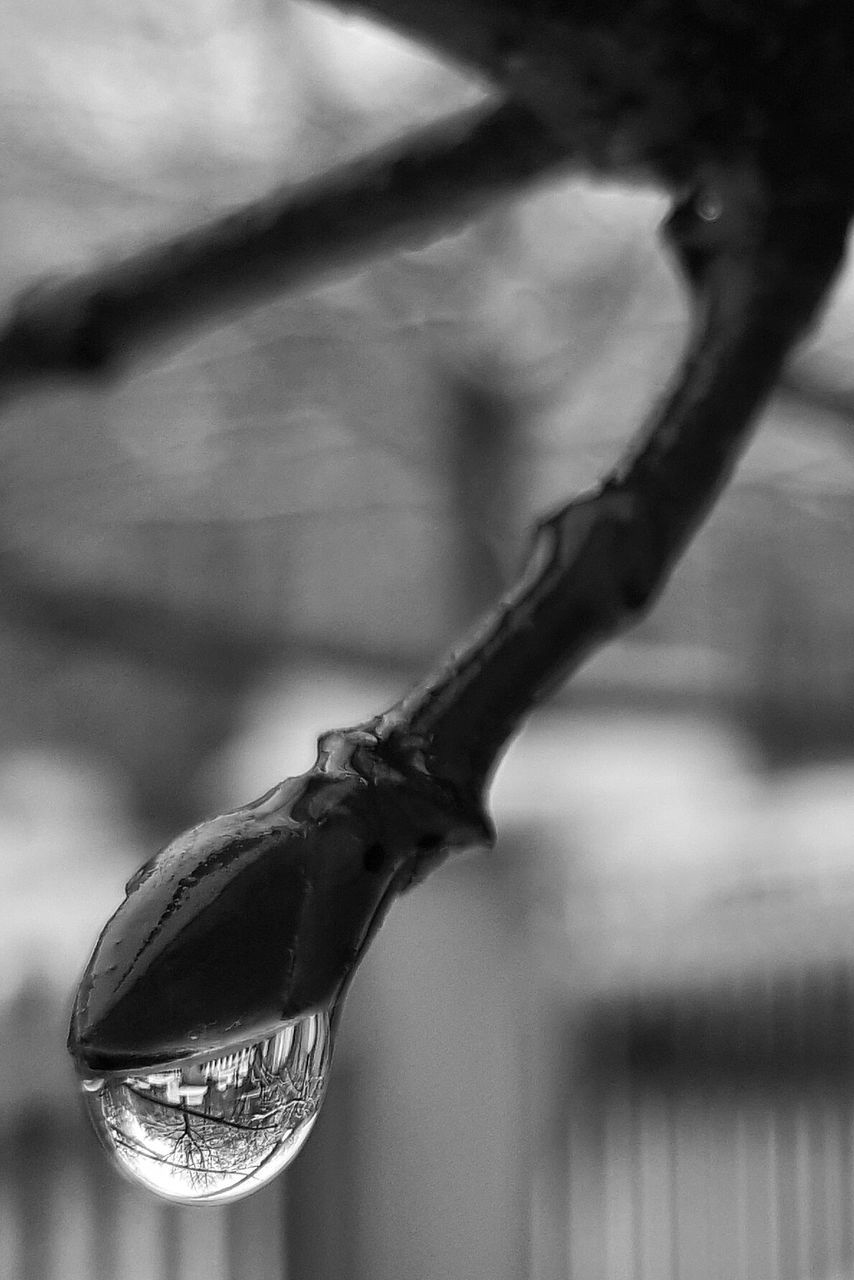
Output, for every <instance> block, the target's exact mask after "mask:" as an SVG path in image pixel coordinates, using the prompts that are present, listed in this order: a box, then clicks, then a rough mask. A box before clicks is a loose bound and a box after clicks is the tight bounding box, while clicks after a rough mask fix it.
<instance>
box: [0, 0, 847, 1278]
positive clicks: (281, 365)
mask: <svg viewBox="0 0 854 1280" xmlns="http://www.w3.org/2000/svg"><path fill="white" fill-rule="evenodd" d="M0 25H2V30H3V33H4V34H3V38H2V41H0V69H2V74H1V75H0V143H2V145H0V173H1V174H2V191H3V198H2V201H0V225H2V229H3V234H2V236H0V296H4V297H7V298H11V297H12V296H13V295H14V293H15V291H16V290H17V289H19V288H20V287H21V286H22V285H24V284H25V283H27V282H28V281H30V280H32V279H33V278H34V277H36V276H39V275H41V274H43V273H44V272H46V271H51V270H57V269H60V270H66V269H69V268H71V269H74V268H81V267H84V266H86V265H87V264H91V263H93V262H95V261H97V260H98V259H99V257H101V256H104V255H107V254H109V253H110V252H114V251H116V250H121V249H124V248H129V247H132V246H135V245H141V244H145V243H148V242H150V241H152V240H154V239H156V238H157V237H158V236H159V235H163V234H165V233H167V232H169V231H175V230H178V229H181V228H186V227H190V226H192V225H193V224H194V223H196V222H197V221H198V220H200V219H202V218H204V217H206V216H209V215H211V214H213V213H215V212H217V211H220V210H223V209H226V208H229V207H233V206H234V205H235V204H237V203H239V202H240V201H242V200H244V199H246V198H249V197H251V196H253V195H257V194H260V193H261V192H263V191H264V190H265V188H266V187H267V186H269V185H270V184H272V183H273V182H278V181H281V180H283V179H286V180H292V181H293V182H294V183H298V182H299V181H301V180H303V179H304V178H306V177H308V176H310V175H311V174H313V173H316V172H319V171H321V170H323V169H324V168H326V167H327V166H329V165H330V164H332V163H334V162H336V161H338V160H341V159H343V158H346V157H349V156H351V155H355V154H357V153H358V152H359V151H360V150H362V149H364V148H365V147H367V146H369V145H374V144H376V143H378V142H381V141H383V140H385V139H388V138H390V137H393V136H396V135H397V134H399V133H400V132H402V131H404V130H405V129H406V128H407V127H408V126H409V125H411V124H414V123H417V122H421V121H423V120H426V119H429V118H432V117H434V116H436V115H438V114H440V113H442V112H445V111H448V110H451V109H453V108H455V107H457V106H463V105H466V104H469V103H471V102H473V101H475V100H476V99H477V97H478V96H479V95H480V94H481V93H482V91H483V88H482V86H479V85H477V84H475V83H473V82H472V81H470V80H467V79H466V78H464V77H462V76H461V75H459V74H458V73H457V72H456V71H454V70H453V69H452V68H449V67H446V66H443V65H441V64H439V63H437V62H436V61H435V60H434V59H432V58H431V57H430V56H429V55H428V54H427V53H425V52H424V51H422V50H418V49H415V48H413V47H412V46H410V45H408V44H406V43H404V42H403V41H401V40H400V39H398V38H396V37H393V36H391V35H390V34H389V33H387V32H384V31H381V30H379V29H377V28H374V27H371V26H369V25H368V24H366V23H364V22H362V21H361V20H357V19H355V18H348V17H346V16H342V15H341V13H340V12H338V11H333V10H332V9H325V8H321V7H317V8H315V7H313V6H309V5H307V4H296V3H288V0H240V2H239V3H237V2H235V0H181V3H180V4H177V5H176V4H174V3H169V4H167V3H165V0H125V3H123V4H122V5H113V4H111V3H106V2H105V0H62V3H59V2H58V0H0ZM664 211H665V205H664V202H663V201H662V199H661V197H659V196H657V195H656V194H654V193H651V192H649V191H644V190H634V191H632V190H628V189H623V188H618V187H610V186H607V185H601V184H600V185H594V184H592V183H590V182H589V181H587V180H586V179H584V178H580V177H573V176H571V175H570V176H567V177H566V178H564V179H562V180H561V181H559V182H554V183H551V184H545V185H543V184H541V185H540V186H539V187H537V188H536V189H535V190H532V191H531V192H530V193H527V194H525V195H523V196H521V197H520V198H519V199H518V200H517V201H515V202H513V203H510V204H507V205H505V206H503V207H500V208H496V209H495V211H494V212H493V213H492V214H490V215H489V216H488V217H485V218H484V219H482V220H481V221H479V222H478V223H477V224H475V225H473V226H472V227H470V228H469V229H468V230H466V231H465V232H464V233H461V234H455V235H453V236H450V237H448V238H446V239H444V240H442V241H440V242H439V243H437V244H435V245H433V246H431V247H429V248H423V249H421V250H419V251H417V252H411V253H396V254H394V255H389V256H387V257H384V258H382V259H381V260H379V261H377V262H376V263H375V264H373V265H372V266H370V267H369V268H366V269H364V270H362V271H361V272H359V273H357V274H351V275H348V276H347V277H346V278H341V279H339V280H336V281H335V282H333V283H331V284H327V285H325V286H324V287H323V288H318V289H316V290H313V291H309V290H307V291H305V292H303V293H302V294H300V295H299V296H294V297H289V298H287V299H284V300H282V301H278V302H276V303H274V304H272V305H266V306H264V307H259V308H257V309H255V310H253V311H251V312H247V314H246V315H245V316H243V317H242V318H241V319H240V320H238V321H236V322H234V323H230V324H228V325H227V326H223V327H219V328H214V329H211V330H210V331H208V332H205V333H204V334H196V335H191V336H188V339H187V341H186V342H185V343H183V344H176V346H175V348H174V350H170V351H168V352H166V353H164V354H162V355H161V356H160V357H158V358H157V359H156V360H155V359H150V360H149V361H148V362H147V363H146V364H145V365H143V366H139V367H136V368H134V369H133V370H132V371H130V372H128V373H127V374H125V375H123V376H122V377H121V378H119V379H117V380H115V381H114V382H112V383H111V384H110V385H108V386H106V387H103V388H100V389H98V390H92V389H79V388H73V389H69V388H62V389H56V388H51V387H45V388H40V389H38V390H37V391H34V392H33V393H32V394H29V395H27V396H26V398H24V399H22V400H20V401H18V402H17V403H13V404H7V405H5V406H4V407H3V413H2V417H0V491H2V505H1V506H0V535H1V536H0V587H2V589H0V845H2V849H0V911H2V918H0V1021H2V1033H0V1276H2V1277H3V1280H82V1278H84V1277H85V1278H86V1280H114V1278H116V1277H121V1280H283V1278H284V1277H287V1278H288V1280H308V1278H311V1280H333V1278H335V1277H351V1278H353V1280H398V1278H399V1277H401V1276H406V1277H409V1278H411V1280H445V1278H446V1277H466V1278H467V1280H478V1278H480V1277H483V1280H487V1278H488V1280H520V1278H521V1280H527V1278H529V1277H530V1278H531V1280H560V1278H561V1277H567V1278H571V1280H582V1278H583V1280H653V1278H654V1280H713V1278H714V1280H721V1278H722V1277H727V1278H729V1277H734V1278H735V1280H777V1278H778V1277H779V1278H783V1280H843V1277H851V1276H852V1275H854V1082H852V1065H854V1064H853V1063H852V1058H854V1052H852V1049H854V1037H852V1031H854V938H852V933H851V928H850V924H849V921H850V915H851V906H852V900H854V849H852V839H851V832H852V819H854V714H852V702H851V696H850V695H851V690H852V689H854V647H852V643H851V640H852V635H854V572H852V567H851V530H852V523H854V452H852V433H851V425H852V413H854V386H852V378H851V373H850V361H849V353H850V349H851V341H852V337H854V276H852V275H851V273H848V274H846V276H845V278H844V279H843V281H842V283H841V285H840V287H839V289H838V291H837V294H836V296H835V298H834V300H833V303H832V305H831V308H830V310H829V312H828V315H827V317H826V320H825V322H824V324H823V326H822V328H821V329H820V331H819V332H818V333H817V334H816V335H815V336H814V337H813V339H811V341H810V342H809V343H808V344H807V345H806V347H805V348H804V349H803V351H802V352H801V353H800V354H799V355H798V357H797V358H796V359H795V360H794V361H793V363H792V366H791V368H790V370H789V372H788V374H787V377H786V379H785V382H784V385H783V386H782V388H781V389H780V391H779V393H778V394H777V395H776V396H775V399H774V401H773V404H772V405H771V407H770V409H769V411H768V413H767V414H766V417H765V421H764V424H763V427H762V430H761V432H760V433H759V435H758V436H757V438H756V441H755V443H754V444H753V446H752V447H751V449H750V450H749V453H748V455H747V457H746V458H745V460H744V462H743V464H742V466H741V468H740V471H739V474H738V476H737V478H736V481H735V483H734V484H733V486H732V487H731V489H730V490H729V492H728V493H727V494H726V495H725V496H724V498H723V499H722V501H721V503H720V505H719V507H718V509H717V511H716V512H715V514H714V515H713V517H712V519H711V520H710V521H709V523H708V525H707V527H706V528H705V529H704V530H703V531H702V533H701V534H700V536H699V537H698V539H697V541H696V543H695V545H694V547H693V548H692V549H691V551H690V553H689V554H688V556H687V557H686V559H685V561H684V563H683V564H682V565H681V566H680V568H679V569H678V571H677V573H676V575H675V577H674V579H673V582H672V584H671V586H670V587H669V589H668V591H667V593H666V595H665V596H664V598H663V599H662V601H661V602H660V604H659V605H658V607H657V609H656V610H655V612H654V615H653V616H652V617H651V618H650V620H649V621H648V622H646V623H645V624H644V625H643V626H641V627H640V628H638V629H637V630H636V631H634V632H633V633H632V634H631V635H629V636H628V637H626V638H625V639H624V640H623V641H621V642H619V643H617V644H613V645H611V646H610V647H609V648H608V649H607V650H606V651H604V652H603V653H602V654H600V655H599V656H597V657H596V658H594V659H593V660H592V661H591V662H590V663H589V664H588V665H587V667H586V668H585V669H584V671H583V672H582V673H581V674H580V675H579V677H578V678H577V679H575V680H574V681H573V682H572V683H571V684H570V685H569V686H568V687H567V688H566V689H565V690H564V691H563V692H562V693H561V694H559V696H558V697H556V698H555V699H554V701H553V702H552V703H551V704H550V706H549V707H548V708H546V709H544V710H543V711H542V712H541V713H539V714H538V715H537V716H536V717H535V718H534V719H532V721H531V722H530V724H529V725H528V726H527V728H526V729H525V731H524V732H523V734H522V735H521V736H520V738H519V740H518V741H517V742H516V743H515V745H514V746H513V747H512V749H511V751H510V752H509V754H508V756H507V758H506V760H505V761H504V763H503V764H502V767H501V769H500V772H499V775H498V778H497V781H496V783H495V787H494V806H495V816H496V820H497V823H498V827H499V831H500V842H499V846H498V848H497V850H496V851H495V852H494V853H493V854H491V855H489V856H483V857H480V858H472V859H469V860H462V861H460V862H458V863H456V864H454V865H450V866H447V867H445V868H444V869H443V870H441V871H440V872H438V873H437V874H435V875H434V876H433V877H432V878H431V879H430V880H429V881H428V882H427V883H425V884H424V885H423V886H421V887H420V888H419V889H418V891H417V892H416V893H414V894H413V895H412V897H411V898H410V899H408V900H405V901H404V902H402V903H401V904H399V905H398V906H397V907H396V908H395V910H394V911H393V912H392V915H391V917H390V919H389V921H388V922H387V924H386V926H385V927H384V929H383V931H382V932H381V934H380V936H379V938H378V940H377V942H376V943H375V945H374V947H373V948H372V952H371V954H370V956H369V957H368V959H367V960H366V962H365V964H364V966H363V969H362V970H361V972H360V975H359V977H358V980H357V981H356V983H355V986H354V989H353V992H352V995H351V996H350V999H349V1002H348V1009H347V1012H346V1015H345V1017H344V1020H343V1026H342V1029H341V1034H340V1038H339V1042H338V1048H337V1061H336V1069H335V1072H334V1075H333V1081H332V1085H331V1087H330V1092H329V1095H328V1099H327V1102H326V1104H325V1107H324V1110H323V1113H322V1115H321V1119H320V1120H319V1122H318V1125H317V1127H316V1129H315V1132H314V1135H313V1136H312V1139H311V1141H310V1142H309V1143H308V1145H307V1147H306V1148H305V1150H304V1152H303V1154H302V1155H301V1156H300V1158H299V1159H298V1160H297V1162H296V1163H295V1165H294V1166H293V1168H292V1169H291V1170H290V1171H288V1172H287V1173H286V1174H285V1175H284V1176H283V1177H282V1178H280V1179H279V1180H278V1182H277V1183H276V1184H274V1185H273V1186H272V1187H271V1188H269V1189H267V1190H266V1191H265V1192H263V1193H261V1194H259V1195H258V1196H256V1197H254V1198H252V1199H250V1200H248V1201H246V1202H244V1203H241V1204H238V1205H236V1206H234V1207H232V1208H227V1209H220V1210H216V1209H195V1210H194V1209H176V1208H172V1207H169V1206H167V1205H165V1204H161V1203H159V1202H156V1201H155V1200H153V1199H151V1198H149V1197H147V1196H146V1195H145V1193H143V1192H137V1191H135V1190H134V1189H133V1188H131V1187H130V1186H129V1185H127V1184H125V1183H124V1182H122V1181H121V1180H120V1179H119V1178H118V1176H117V1175H116V1174H114V1172H113V1171H112V1169H111V1168H110V1167H109V1166H108V1165H107V1163H106V1161H105V1160H104V1158H103V1157H102V1156H101V1154H100V1151H99V1150H98V1148H97V1144H96V1141H95V1138H94V1136H93V1135H92V1134H91V1133H90V1132H89V1130H88V1128H87V1126H86V1122H85V1119H84V1117H83V1115H82V1111H81V1110H80V1106H79V1101H78V1098H77V1095H76V1088H75V1084H74V1080H73V1078H72V1072H71V1068H70V1064H69V1062H68V1061H67V1060H66V1059H67V1055H66V1053H65V1045H64V1042H65V1030H66V1022H67V1017H68V1011H69V1005H70V1000H71V997H72V993H73V990H74V987H75V985H76V982H77V979H78V976H79V974H80V971H81V969H82V967H83V964H84V963H85V960H86V958H87V955H88V953H89V950H90V949H91V946H92V944H93V943H94V940H95V937H96V936H97V932H98V930H99V928H100V926H101V924H102V923H103V921H104V919H105V918H106V916H107V915H108V914H109V913H110V912H111V911H112V909H113V908H114V906H115V905H117V903H118V901H119V900H120V898H121V896H122V886H123V884H124V882H125V880H126V879H127V877H128V874H129V873H130V872H131V871H132V870H133V869H134V868H135V867H136V866H137V865H138V864H139V863H140V862H141V861H142V860H143V859H145V858H147V857H148V856H150V854H151V853H152V852H153V851H154V850H155V849H156V848H157V847H158V846H159V845H160V844H161V843H162V842H163V841H164V840H166V839H168V838H169V837H170V836H171V835H173V834H174V833H175V832H176V830H178V829H180V828H181V827H183V826H185V825H188V824H189V823H191V822H193V821H195V820H198V819H200V818H201V817H203V816H205V815H209V814H210V813H212V812H217V811H220V810H222V809H223V808H226V807H230V806H233V805H235V804H239V803H243V802H245V801H247V800H249V799H251V798H252V797H254V796H256V795H259V794H260V793H262V792H263V791H264V790H265V789H267V788H268V787H269V786H271V785H272V784H273V783H274V782H275V781H277V780H278V779H280V778H281V777H283V776H285V775H287V774H288V773H293V772H301V771H302V770H303V769H305V768H306V767H308V765H309V764H310V763H311V761H312V759H313V752H314V741H315V738H316V736H317V734H318V733H319V732H321V731H322V730H325V729H329V728H333V727H340V726H342V725H346V724H348V723H352V722H354V721H356V720H357V719H359V718H360V717H363V716H366V715H370V714H373V713H375V712H377V711H379V710H381V709H383V708H384V707H385V706H386V705H388V703H389V702H391V701H392V700H393V699H394V698H395V697H397V696H398V695H399V694H400V693H401V692H402V691H403V690H404V689H405V688H406V687H407V685H408V684H409V682H410V681H411V680H413V679H414V678H416V677H417V675H418V674H419V673H420V672H421V671H422V670H423V669H424V667H425V666H427V665H432V663H433V661H434V660H435V658H436V655H437V654H438V653H439V652H440V651H441V650H442V649H443V648H444V647H445V646H447V645H448V644H449V643H451V642H452V641H453V640H454V639H456V638H458V636H459V633H460V631H461V630H462V629H464V628H465V626H466V625H467V624H468V623H469V622H470V621H471V620H472V619H473V618H474V617H475V616H476V615H477V614H478V613H479V612H480V611H481V610H482V609H483V608H484V606H485V605H486V604H487V603H488V602H489V601H490V599H491V598H492V597H493V596H494V595H495V594H496V593H497V592H499V591H500V590H501V588H502V586H503V585H504V584H505V583H507V582H508V581H509V579H510V578H511V576H512V575H513V573H514V572H515V571H516V569H517V567H518V565H519V563H520V560H521V556H522V553H523V549H524V546H525V536H526V534H525V530H526V529H527V528H528V527H529V525H530V523H531V521H532V520H533V519H534V517H535V515H536V513H537V512H540V511H542V510H544V509H547V508H548V507H549V506H551V505H553V504H554V503H556V502H557V501H558V500H562V499H564V498H565V497H566V496H568V495H569V494H571V493H573V492H576V491H578V490H580V489H583V488H584V487H585V486H587V485H589V484H590V483H592V482H593V481H594V480H595V479H596V477H597V476H598V475H600V474H601V473H602V471H603V470H604V469H605V468H606V467H607V466H608V465H609V463H610V461H611V460H612V459H613V458H614V456H615V454H616V453H617V452H618V451H619V450H620V448H621V447H622V442H623V441H624V440H625V439H626V438H627V437H628V435H629V434H630V433H631V431H632V429H633V427H634V426H635V425H636V424H637V423H638V421H639V420H640V419H641V417H642V415H643V413H644V412H645V410H646V408H647V407H648V406H649V405H650V404H651V403H652V402H653V401H654V399H655V397H656V396H657V395H658V394H659V393H660V391H661V389H662V387H663V385H664V384H665V382H666V379H667V377H668V375H669V373H670V371H671V369H672V367H673V364H674V362H675V360H676V358H677V355H678V351H679V348H680V344H681V342H682V337H683V331H684V323H685V311H684V304H683V300H682V298H681V295H680V291H679V286H678V282H677V281H676V279H675V277H674V274H673V272H672V270H671V268H670V265H669V263H668V261H667V260H666V258H665V257H664V256H663V255H662V254H661V252H660V250H659V248H658V245H657V242H656V238H655V229H656V226H657V224H658V223H659V221H660V219H661V217H662V215H663V213H664Z"/></svg>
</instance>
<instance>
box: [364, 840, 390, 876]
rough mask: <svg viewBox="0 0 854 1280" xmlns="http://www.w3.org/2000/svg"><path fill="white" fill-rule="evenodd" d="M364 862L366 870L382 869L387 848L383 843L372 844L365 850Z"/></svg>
mask: <svg viewBox="0 0 854 1280" xmlns="http://www.w3.org/2000/svg"><path fill="white" fill-rule="evenodd" d="M362 863H363V865H364V868H365V870H366V871H382V868H383V866H384V864H385V849H384V848H383V847H382V845H381V844H372V845H369V847H368V848H367V849H366V850H365V852H364V854H363V857H362Z"/></svg>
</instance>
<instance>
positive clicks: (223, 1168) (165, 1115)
mask: <svg viewBox="0 0 854 1280" xmlns="http://www.w3.org/2000/svg"><path fill="white" fill-rule="evenodd" d="M331 1048H332V1040H331V1033H330V1027H329V1018H328V1016H327V1014H326V1013H323V1012H319V1013H313V1014H310V1015H309V1016H308V1017H305V1018H301V1019H299V1020H298V1021H296V1022H290V1023H287V1024H285V1025H284V1026H282V1027H280V1028H278V1029H277V1030H276V1031H274V1032H272V1033H271V1034H270V1036H269V1038H268V1039H265V1040H256V1041H253V1042H251V1043H244V1044H238V1045H229V1046H228V1047H227V1048H221V1049H219V1050H218V1051H215V1052H209V1053H206V1054H205V1055H199V1056H197V1057H193V1058H185V1059H182V1060H181V1061H180V1062H175V1063H166V1064H164V1065H158V1066H157V1067H154V1068H150V1069H149V1070H148V1071H139V1072H133V1073H128V1074H119V1073H115V1074H113V1075H111V1076H106V1077H104V1078H99V1079H97V1080H94V1079H92V1080H84V1081H83V1090H84V1097H85V1098H86V1102H87V1104H88V1109H89V1113H90V1115H91V1117H92V1120H93V1123H94V1125H95V1128H96V1129H97V1131H98V1134H99V1136H100V1138H101V1141H102V1142H103V1143H104V1145H105V1146H106V1147H107V1149H108V1150H109V1151H110V1152H111V1153H112V1154H113V1156H114V1157H115V1159H116V1160H117V1162H118V1164H119V1166H120V1168H121V1169H122V1171H123V1172H124V1173H126V1174H128V1175H129V1176H130V1177H131V1178H133V1179H135V1180H136V1181H137V1182H142V1183H143V1184H144V1185H145V1186H146V1187H148V1188H149V1189H150V1190H151V1191H154V1192H156V1193H157V1194H158V1195H161V1196H165V1197H166V1198H167V1199H169V1200H174V1201H181V1202H183V1203H186V1204H223V1203H225V1202H227V1201H229V1200H237V1199H239V1198H240V1197H241V1196H246V1195H249V1194H250V1193H251V1192H253V1191H257V1190H258V1189H259V1188H260V1187H263V1186H264V1185H265V1184H266V1183H268V1182H269V1181H270V1180H271V1179H272V1178H274V1177H275V1176H276V1174H278V1173H280V1172H281V1171H282V1169H284V1168H285V1166H286V1165H288V1164H289V1163H290V1162H291V1160H292V1159H293V1158H294V1156H295V1155H296V1154H297V1152H298V1151H299V1150H300V1148H301V1147H302V1145H303V1143H304V1142H305V1140H306V1138H307V1137H308V1135H309V1133H310V1132H311V1129H312V1126H313V1124H314V1122H315V1120H316V1118H317V1113H318V1110H319V1108H320V1104H321V1101H322V1100H323V1093H324V1090H325V1088H326V1080H327V1076H328V1074H329V1065H330V1058H331Z"/></svg>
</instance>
